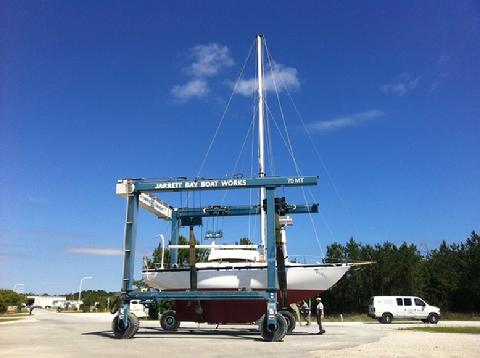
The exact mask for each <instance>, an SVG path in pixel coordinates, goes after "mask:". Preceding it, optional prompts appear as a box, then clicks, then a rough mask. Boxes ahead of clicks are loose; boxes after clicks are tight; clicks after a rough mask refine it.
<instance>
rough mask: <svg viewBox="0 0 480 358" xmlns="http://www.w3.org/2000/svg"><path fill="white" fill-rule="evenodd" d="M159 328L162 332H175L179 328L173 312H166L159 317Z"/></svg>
mask: <svg viewBox="0 0 480 358" xmlns="http://www.w3.org/2000/svg"><path fill="white" fill-rule="evenodd" d="M160 326H162V328H163V330H164V331H176V330H177V329H178V327H180V322H179V321H177V314H176V312H175V311H171V310H170V311H166V312H164V313H163V314H162V315H161V316H160Z"/></svg>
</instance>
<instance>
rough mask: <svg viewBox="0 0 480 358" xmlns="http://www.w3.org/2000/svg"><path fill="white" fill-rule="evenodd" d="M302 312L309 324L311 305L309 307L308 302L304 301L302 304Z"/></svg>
mask: <svg viewBox="0 0 480 358" xmlns="http://www.w3.org/2000/svg"><path fill="white" fill-rule="evenodd" d="M300 313H301V314H302V316H303V319H304V320H305V322H307V326H308V325H309V324H310V317H309V316H310V307H308V305H307V302H305V301H303V303H302V305H301V306H300Z"/></svg>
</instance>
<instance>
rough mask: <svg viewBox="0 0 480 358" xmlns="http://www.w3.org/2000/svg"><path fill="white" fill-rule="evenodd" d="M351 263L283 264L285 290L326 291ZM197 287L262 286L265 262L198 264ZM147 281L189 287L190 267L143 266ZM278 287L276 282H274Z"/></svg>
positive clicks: (162, 286) (163, 286) (175, 287)
mask: <svg viewBox="0 0 480 358" xmlns="http://www.w3.org/2000/svg"><path fill="white" fill-rule="evenodd" d="M350 267H351V265H348V264H341V265H340V264H339V265H320V264H319V265H299V264H288V266H286V273H287V288H288V290H302V291H325V290H328V289H329V288H330V287H332V286H333V285H334V284H335V283H337V281H338V280H340V279H341V278H342V277H343V275H344V274H345V273H346V272H347V271H348V270H349V269H350ZM197 270H198V271H197V288H198V289H199V290H240V291H251V290H265V289H266V288H267V266H266V265H265V264H259V263H242V264H231V263H230V264H226V263H224V264H221V263H216V264H215V263H214V264H212V263H209V264H208V267H197ZM143 278H144V280H145V282H146V283H147V285H149V286H150V287H154V288H157V289H159V290H188V289H190V271H189V270H188V269H179V270H144V271H143ZM277 288H278V282H277Z"/></svg>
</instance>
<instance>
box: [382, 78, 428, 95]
mask: <svg viewBox="0 0 480 358" xmlns="http://www.w3.org/2000/svg"><path fill="white" fill-rule="evenodd" d="M419 83H420V77H415V78H414V77H413V76H412V75H411V74H410V73H403V74H401V75H400V76H398V77H397V78H396V79H395V80H393V81H392V82H391V83H387V84H384V85H382V86H381V87H380V89H381V90H382V92H383V93H386V94H394V95H397V96H403V95H404V94H405V93H407V92H410V91H413V90H414V89H415V88H416V87H417V86H418V84H419Z"/></svg>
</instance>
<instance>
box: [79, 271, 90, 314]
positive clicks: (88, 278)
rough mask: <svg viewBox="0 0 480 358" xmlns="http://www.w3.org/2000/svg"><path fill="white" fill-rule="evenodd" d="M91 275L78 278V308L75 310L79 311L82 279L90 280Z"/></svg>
mask: <svg viewBox="0 0 480 358" xmlns="http://www.w3.org/2000/svg"><path fill="white" fill-rule="evenodd" d="M92 278H93V277H92V276H85V277H82V279H81V280H80V288H79V289H78V309H77V311H80V300H81V299H82V283H83V280H91V279H92Z"/></svg>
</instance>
